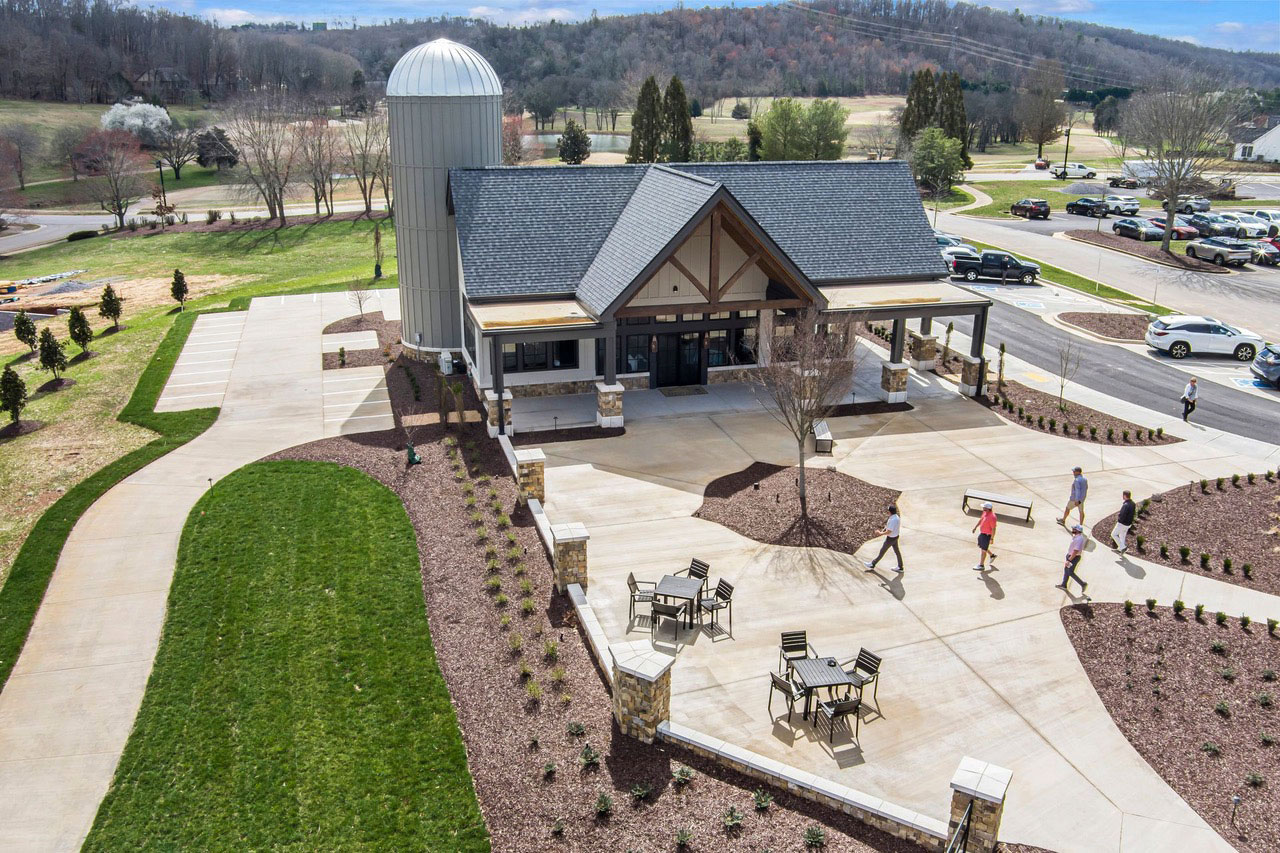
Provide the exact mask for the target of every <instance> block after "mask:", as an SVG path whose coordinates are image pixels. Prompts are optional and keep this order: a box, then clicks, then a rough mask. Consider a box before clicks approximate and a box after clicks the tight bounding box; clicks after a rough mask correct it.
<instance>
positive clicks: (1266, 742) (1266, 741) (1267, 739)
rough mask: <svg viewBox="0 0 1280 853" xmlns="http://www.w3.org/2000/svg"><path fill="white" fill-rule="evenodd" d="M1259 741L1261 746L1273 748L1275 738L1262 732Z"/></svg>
mask: <svg viewBox="0 0 1280 853" xmlns="http://www.w3.org/2000/svg"><path fill="white" fill-rule="evenodd" d="M1261 740H1262V745H1263V746H1275V743H1276V736H1275V735H1273V734H1268V733H1267V732H1263V733H1262V738H1261Z"/></svg>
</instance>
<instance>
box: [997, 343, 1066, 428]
mask: <svg viewBox="0 0 1280 853" xmlns="http://www.w3.org/2000/svg"><path fill="white" fill-rule="evenodd" d="M1082 355H1083V353H1081V351H1080V345H1079V344H1077V343H1076V342H1075V340H1074V339H1072V338H1070V337H1068V338H1066V340H1064V341H1062V342H1061V343H1059V344H1058V411H1060V412H1065V411H1066V410H1067V401H1066V396H1067V384H1068V383H1069V382H1070V381H1071V380H1072V379H1075V377H1076V373H1078V372H1079V370H1080V358H1081V356H1082ZM1000 357H1001V359H1002V360H1003V358H1004V353H1003V352H1002V353H1001V354H1000Z"/></svg>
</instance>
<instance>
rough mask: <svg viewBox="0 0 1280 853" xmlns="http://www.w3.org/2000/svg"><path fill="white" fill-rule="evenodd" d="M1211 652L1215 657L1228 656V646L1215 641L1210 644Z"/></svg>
mask: <svg viewBox="0 0 1280 853" xmlns="http://www.w3.org/2000/svg"><path fill="white" fill-rule="evenodd" d="M1209 651H1211V652H1213V653H1214V654H1215V655H1226V653H1227V644H1226V643H1224V642H1222V641H1221V640H1214V641H1213V642H1212V643H1210V644H1209Z"/></svg>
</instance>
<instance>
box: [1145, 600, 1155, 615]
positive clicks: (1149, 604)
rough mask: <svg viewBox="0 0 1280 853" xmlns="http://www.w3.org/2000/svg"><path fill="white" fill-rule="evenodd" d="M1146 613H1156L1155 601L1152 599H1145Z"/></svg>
mask: <svg viewBox="0 0 1280 853" xmlns="http://www.w3.org/2000/svg"><path fill="white" fill-rule="evenodd" d="M1147 612H1148V613H1155V612H1156V600H1155V599H1154V598H1148V599H1147Z"/></svg>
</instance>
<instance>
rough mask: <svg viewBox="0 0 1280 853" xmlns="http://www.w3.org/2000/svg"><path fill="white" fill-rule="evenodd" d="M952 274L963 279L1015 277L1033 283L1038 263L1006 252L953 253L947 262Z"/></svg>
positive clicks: (1025, 282) (1036, 276) (1023, 281)
mask: <svg viewBox="0 0 1280 853" xmlns="http://www.w3.org/2000/svg"><path fill="white" fill-rule="evenodd" d="M947 265H948V266H949V267H950V268H951V274H952V275H958V276H964V279H965V281H977V280H978V279H980V278H998V279H1002V280H1003V279H1005V278H1010V279H1015V280H1017V281H1019V282H1021V283H1022V284H1035V282H1036V278H1038V277H1039V275H1040V265H1039V264H1033V263H1031V262H1030V261H1023V260H1020V259H1018V258H1015V257H1014V256H1013V255H1011V254H1009V253H1008V252H1000V251H991V250H988V251H985V252H983V253H982V254H981V255H962V254H959V253H957V254H954V255H952V256H951V260H950V261H949V262H948V264H947Z"/></svg>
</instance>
